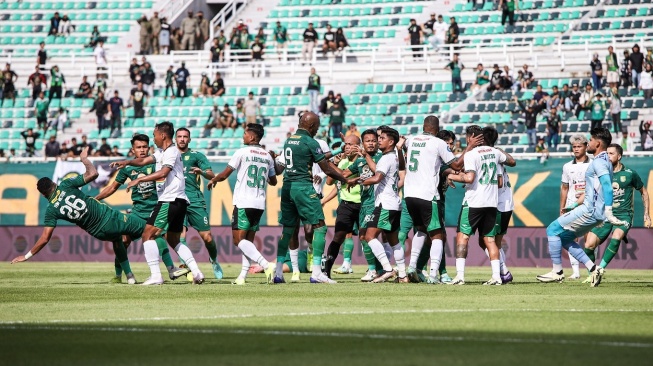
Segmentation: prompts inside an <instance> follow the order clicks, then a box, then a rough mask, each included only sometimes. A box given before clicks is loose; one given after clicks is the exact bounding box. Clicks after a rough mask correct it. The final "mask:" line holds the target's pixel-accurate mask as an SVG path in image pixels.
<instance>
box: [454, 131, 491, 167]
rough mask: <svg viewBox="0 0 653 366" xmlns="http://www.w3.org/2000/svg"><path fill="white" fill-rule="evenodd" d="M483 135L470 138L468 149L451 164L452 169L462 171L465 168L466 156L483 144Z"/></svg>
mask: <svg viewBox="0 0 653 366" xmlns="http://www.w3.org/2000/svg"><path fill="white" fill-rule="evenodd" d="M483 141H484V140H483V135H475V136H472V137H470V138H469V139H468V140H467V147H465V150H463V152H462V154H460V156H459V157H457V158H456V159H454V160H453V161H452V162H450V163H449V164H447V165H449V166H450V167H451V169H453V170H456V171H459V170H462V169H463V167H464V166H465V154H466V153H468V152H470V151H472V150H473V149H474V148H475V147H477V146H480V145H481V144H482V143H483Z"/></svg>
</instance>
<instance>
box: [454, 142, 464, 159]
mask: <svg viewBox="0 0 653 366" xmlns="http://www.w3.org/2000/svg"><path fill="white" fill-rule="evenodd" d="M452 152H453V154H454V155H456V156H458V155H459V154H462V153H463V147H462V145H461V142H460V140H459V139H457V140H456V142H454V145H453V151H452Z"/></svg>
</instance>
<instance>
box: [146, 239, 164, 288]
mask: <svg viewBox="0 0 653 366" xmlns="http://www.w3.org/2000/svg"><path fill="white" fill-rule="evenodd" d="M143 252H144V254H145V260H146V261H147V265H148V266H149V267H150V273H151V278H152V279H159V278H161V268H160V267H159V247H158V246H157V245H156V241H154V240H148V241H146V242H144V243H143Z"/></svg>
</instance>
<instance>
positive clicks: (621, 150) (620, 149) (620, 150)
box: [608, 144, 624, 156]
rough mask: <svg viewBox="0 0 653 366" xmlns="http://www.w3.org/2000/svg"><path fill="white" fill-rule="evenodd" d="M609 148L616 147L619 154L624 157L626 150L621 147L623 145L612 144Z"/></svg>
mask: <svg viewBox="0 0 653 366" xmlns="http://www.w3.org/2000/svg"><path fill="white" fill-rule="evenodd" d="M608 147H614V148H615V149H617V153H618V154H619V155H622V156H623V154H624V148H623V147H621V145H619V144H610V146H608Z"/></svg>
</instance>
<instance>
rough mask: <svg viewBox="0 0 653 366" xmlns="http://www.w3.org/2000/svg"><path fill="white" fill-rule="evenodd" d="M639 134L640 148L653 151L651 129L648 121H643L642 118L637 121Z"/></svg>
mask: <svg viewBox="0 0 653 366" xmlns="http://www.w3.org/2000/svg"><path fill="white" fill-rule="evenodd" d="M639 135H640V144H641V146H642V150H644V151H653V131H652V130H651V122H650V121H648V122H646V123H645V122H644V120H642V121H641V122H640V123H639Z"/></svg>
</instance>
